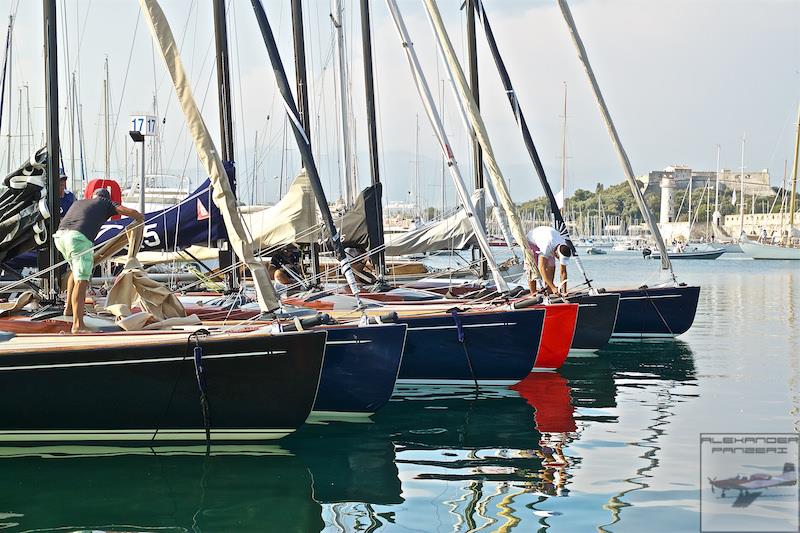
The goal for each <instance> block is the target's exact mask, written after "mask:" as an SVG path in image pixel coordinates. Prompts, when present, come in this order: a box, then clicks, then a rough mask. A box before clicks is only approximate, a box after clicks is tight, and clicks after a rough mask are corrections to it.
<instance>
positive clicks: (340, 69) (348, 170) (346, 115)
mask: <svg viewBox="0 0 800 533" xmlns="http://www.w3.org/2000/svg"><path fill="white" fill-rule="evenodd" d="M335 11H336V13H335V15H334V14H333V13H331V20H332V21H333V26H334V27H335V28H336V52H337V53H336V70H337V74H338V78H339V111H340V114H341V130H340V133H341V135H342V138H341V139H340V143H341V146H340V149H341V153H342V164H343V165H344V168H343V176H344V187H345V202H346V204H347V205H348V206H352V205H353V204H355V202H356V195H357V194H358V191H357V190H356V189H357V186H356V184H355V179H354V178H355V169H354V168H353V154H352V151H351V150H352V146H351V145H350V99H349V90H348V87H347V81H348V76H347V58H346V50H345V43H344V28H343V27H342V26H343V24H344V21H343V19H342V14H343V13H344V9H343V8H342V0H336V9H335Z"/></svg>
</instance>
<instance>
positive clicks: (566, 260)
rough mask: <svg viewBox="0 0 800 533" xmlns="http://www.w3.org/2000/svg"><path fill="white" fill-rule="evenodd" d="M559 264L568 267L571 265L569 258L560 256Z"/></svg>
mask: <svg viewBox="0 0 800 533" xmlns="http://www.w3.org/2000/svg"><path fill="white" fill-rule="evenodd" d="M558 264H559V265H562V266H567V265H568V264H569V257H566V256H564V255H561V254H558Z"/></svg>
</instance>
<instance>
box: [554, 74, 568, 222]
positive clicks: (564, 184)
mask: <svg viewBox="0 0 800 533" xmlns="http://www.w3.org/2000/svg"><path fill="white" fill-rule="evenodd" d="M561 118H562V122H561V205H560V206H558V207H559V210H561V209H564V207H565V206H566V205H567V82H564V114H563V115H562V117H561ZM556 200H558V198H556Z"/></svg>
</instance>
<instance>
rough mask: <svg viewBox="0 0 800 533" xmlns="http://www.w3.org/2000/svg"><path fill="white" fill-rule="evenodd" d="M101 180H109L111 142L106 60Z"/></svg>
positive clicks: (106, 62) (106, 65)
mask: <svg viewBox="0 0 800 533" xmlns="http://www.w3.org/2000/svg"><path fill="white" fill-rule="evenodd" d="M103 70H104V71H105V78H103V178H104V179H111V140H110V136H109V131H108V58H107V57H106V60H105V63H104V64H103Z"/></svg>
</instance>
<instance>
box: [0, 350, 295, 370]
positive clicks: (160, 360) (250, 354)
mask: <svg viewBox="0 0 800 533" xmlns="http://www.w3.org/2000/svg"><path fill="white" fill-rule="evenodd" d="M283 354H286V351H285V350H270V351H266V352H241V353H222V354H215V355H204V356H203V359H238V358H242V357H257V356H262V355H283ZM187 360H189V358H188V357H154V358H152V359H124V360H120V361H88V362H83V363H54V364H51V365H22V366H6V367H0V372H6V371H13V370H45V369H51V368H77V367H87V366H119V365H138V364H149V363H174V362H178V361H187Z"/></svg>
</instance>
